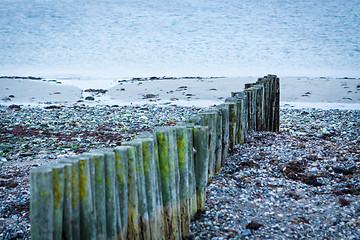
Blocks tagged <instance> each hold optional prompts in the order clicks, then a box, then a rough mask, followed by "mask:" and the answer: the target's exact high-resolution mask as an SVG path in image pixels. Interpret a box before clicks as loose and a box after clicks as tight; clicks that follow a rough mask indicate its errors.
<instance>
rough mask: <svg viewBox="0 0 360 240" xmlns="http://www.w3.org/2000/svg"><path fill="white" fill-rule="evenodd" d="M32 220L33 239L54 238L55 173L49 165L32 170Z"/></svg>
mask: <svg viewBox="0 0 360 240" xmlns="http://www.w3.org/2000/svg"><path fill="white" fill-rule="evenodd" d="M30 184H31V185H30V191H31V201H30V221H31V238H32V239H53V232H54V211H53V207H54V195H53V174H52V169H50V168H48V167H39V168H34V169H32V170H31V171H30Z"/></svg>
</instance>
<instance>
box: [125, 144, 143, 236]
mask: <svg viewBox="0 0 360 240" xmlns="http://www.w3.org/2000/svg"><path fill="white" fill-rule="evenodd" d="M122 148H123V149H124V148H126V152H127V156H126V155H125V156H126V157H127V158H128V200H129V201H128V210H127V213H128V226H127V239H140V219H139V191H138V185H139V184H138V174H137V161H138V160H137V159H136V153H135V147H132V146H123V147H122Z"/></svg>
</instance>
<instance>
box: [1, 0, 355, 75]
mask: <svg viewBox="0 0 360 240" xmlns="http://www.w3.org/2000/svg"><path fill="white" fill-rule="evenodd" d="M359 13H360V2H359V1H353V0H298V1H293V0H267V1H265V0H263V1H261V0H243V1H238V0H223V1H217V0H199V1H193V0H182V1H178V0H171V1H165V0H151V1H144V0H121V1H118V0H96V1H95V0H86V1H85V0H72V1H69V0H26V1H24V0H2V1H1V2H0V42H1V44H0V53H1V54H0V75H35V76H44V77H57V78H71V79H74V78H75V79H76V78H78V79H85V78H86V79H87V78H99V77H101V78H114V77H116V78H118V77H132V76H150V75H157V76H163V75H166V76H186V75H201V76H248V75H252V76H260V75H264V74H267V73H276V74H279V75H295V76H332V77H345V76H346V77H360V47H359V46H360V31H359V29H360V14H359Z"/></svg>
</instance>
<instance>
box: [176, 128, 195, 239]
mask: <svg viewBox="0 0 360 240" xmlns="http://www.w3.org/2000/svg"><path fill="white" fill-rule="evenodd" d="M175 130H176V142H177V153H178V162H179V173H180V188H179V197H180V214H181V233H182V238H183V239H184V238H185V237H187V236H188V234H189V224H190V217H191V208H190V196H189V171H190V170H189V151H190V148H192V147H193V146H192V145H191V146H190V145H189V143H190V142H189V141H190V138H192V135H189V131H188V128H187V127H186V126H176V127H175Z"/></svg>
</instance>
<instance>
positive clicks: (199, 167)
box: [193, 126, 209, 210]
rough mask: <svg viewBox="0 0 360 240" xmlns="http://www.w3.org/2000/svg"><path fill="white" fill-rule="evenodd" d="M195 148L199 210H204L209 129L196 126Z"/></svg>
mask: <svg viewBox="0 0 360 240" xmlns="http://www.w3.org/2000/svg"><path fill="white" fill-rule="evenodd" d="M193 139H194V148H195V151H196V153H195V158H194V163H195V164H194V165H195V178H196V201H197V209H198V210H204V208H205V197H206V191H205V187H206V183H207V181H208V167H209V148H208V142H209V127H206V126H194V136H193Z"/></svg>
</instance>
